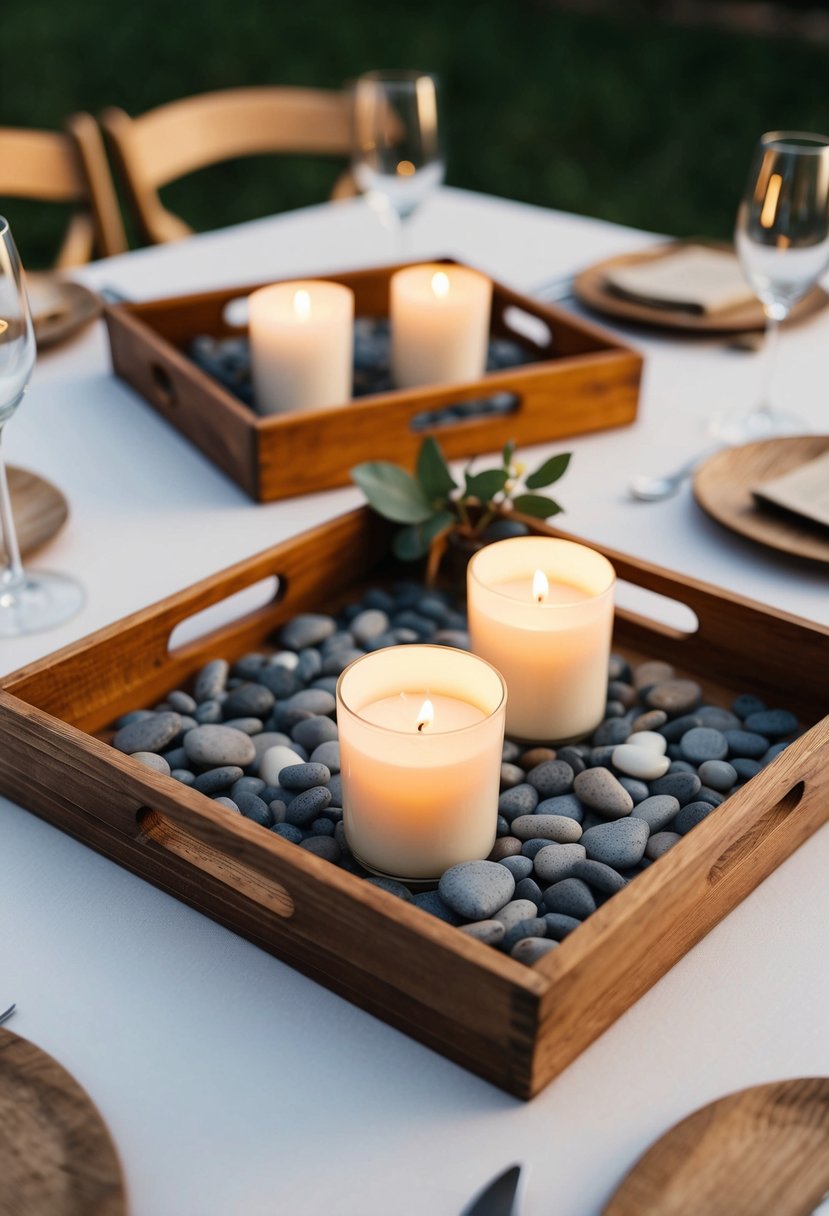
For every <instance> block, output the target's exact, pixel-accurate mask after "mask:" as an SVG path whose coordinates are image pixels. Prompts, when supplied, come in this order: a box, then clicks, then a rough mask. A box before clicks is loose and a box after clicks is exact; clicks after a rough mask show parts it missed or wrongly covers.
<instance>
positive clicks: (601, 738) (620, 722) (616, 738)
mask: <svg viewBox="0 0 829 1216" xmlns="http://www.w3.org/2000/svg"><path fill="white" fill-rule="evenodd" d="M629 734H630V723H629V722H628V721H627V720H626V719H624V718H607V719H606V720H605V721H604V722H602V723H601V725H600V726H598V727H597V728H596V730H595V731H594V732H593V743H594V745H595V746H596V747H615V746H616V745H617V744H619V743H624V741H625V739H627V737H628V735H629ZM559 792H560V793H564V791H563V790H561V791H559Z"/></svg>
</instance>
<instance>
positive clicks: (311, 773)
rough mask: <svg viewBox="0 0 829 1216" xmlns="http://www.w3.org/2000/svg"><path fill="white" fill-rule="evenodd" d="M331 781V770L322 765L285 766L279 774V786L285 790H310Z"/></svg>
mask: <svg viewBox="0 0 829 1216" xmlns="http://www.w3.org/2000/svg"><path fill="white" fill-rule="evenodd" d="M330 780H331V770H330V768H328V767H327V766H326V765H324V764H310V763H308V764H286V765H285V767H284V768H283V769H282V770H281V771H280V773H279V784H280V785H281V786H282V788H283V789H286V790H298V791H300V792H301V791H302V790H310V789H311V788H312V787H313V786H315V785H325V784H326V782H328V781H330Z"/></svg>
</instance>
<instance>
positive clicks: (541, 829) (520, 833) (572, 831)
mask: <svg viewBox="0 0 829 1216" xmlns="http://www.w3.org/2000/svg"><path fill="white" fill-rule="evenodd" d="M510 831H511V832H512V834H513V836H517V837H518V839H519V840H538V839H540V840H554V841H556V843H557V844H573V843H574V842H575V841H577V840H579V839H580V838H581V824H579V823H578V822H577V821H576V820H575V819H570V818H569V817H568V816H567V815H519V816H518V817H517V818H516V819H513V821H512V823H511V824H510Z"/></svg>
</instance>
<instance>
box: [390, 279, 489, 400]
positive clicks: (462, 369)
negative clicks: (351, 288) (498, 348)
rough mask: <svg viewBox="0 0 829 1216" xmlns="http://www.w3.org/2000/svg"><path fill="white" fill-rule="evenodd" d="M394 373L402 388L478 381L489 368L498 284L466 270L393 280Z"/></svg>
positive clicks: (391, 310)
mask: <svg viewBox="0 0 829 1216" xmlns="http://www.w3.org/2000/svg"><path fill="white" fill-rule="evenodd" d="M390 291H391V297H390V303H389V310H390V316H391V370H392V378H393V380H394V383H395V384H396V385H397V387H398V388H415V387H417V386H418V385H420V384H456V383H458V382H460V381H463V380H477V379H478V378H479V377H480V376H482V375H483V374H484V371H485V369H486V354H487V341H488V338H489V313H490V308H491V305H492V280H491V279H488V278H487V277H486V275H483V274H479V273H478V272H477V271H476V270H469V269H468V268H467V267H465V266H449V265H446V266H442V265H440V264H439V263H434V264H429V265H423V266H408V267H407V268H406V269H405V270H398V271H397V273H396V274H394V275H392V279H391V287H390Z"/></svg>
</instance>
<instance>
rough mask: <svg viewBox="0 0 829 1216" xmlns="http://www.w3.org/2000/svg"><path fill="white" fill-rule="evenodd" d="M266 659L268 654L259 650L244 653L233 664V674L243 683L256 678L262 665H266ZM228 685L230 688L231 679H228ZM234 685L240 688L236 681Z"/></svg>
mask: <svg viewBox="0 0 829 1216" xmlns="http://www.w3.org/2000/svg"><path fill="white" fill-rule="evenodd" d="M266 660H267V655H264V654H260V653H259V652H258V651H255V652H252V653H251V654H243V655H242V657H241V658H240V659H237V660H236V662H235V663H234V664H233V667H232V669H231V670H232V674H233V676H234V677H236V678H238V679H239V680H240V681H241V682H242V683H245V681H247V680H255V679H256V677H257V676H258V675H259V672H260V671H261V669H262V667H263V666H264V665H265V662H266ZM227 686H228V688H230V687H231V682H230V680H228V683H227ZM233 687H234V688H238V687H239V684H237V683H234V684H233Z"/></svg>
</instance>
